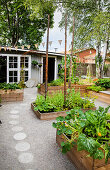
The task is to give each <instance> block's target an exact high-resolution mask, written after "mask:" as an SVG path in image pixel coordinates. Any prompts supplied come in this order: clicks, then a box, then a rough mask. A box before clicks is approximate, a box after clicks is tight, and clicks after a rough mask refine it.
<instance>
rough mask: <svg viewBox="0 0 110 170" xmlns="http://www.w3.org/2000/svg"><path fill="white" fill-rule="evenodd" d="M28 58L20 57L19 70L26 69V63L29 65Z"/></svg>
mask: <svg viewBox="0 0 110 170" xmlns="http://www.w3.org/2000/svg"><path fill="white" fill-rule="evenodd" d="M28 60H29V58H28V57H21V60H20V68H23V67H24V68H28V67H29V66H28V63H29V61H28Z"/></svg>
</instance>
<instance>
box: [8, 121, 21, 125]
mask: <svg viewBox="0 0 110 170" xmlns="http://www.w3.org/2000/svg"><path fill="white" fill-rule="evenodd" d="M9 124H10V125H17V124H19V122H18V121H16V120H12V121H10V122H9Z"/></svg>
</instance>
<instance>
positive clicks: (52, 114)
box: [31, 103, 96, 120]
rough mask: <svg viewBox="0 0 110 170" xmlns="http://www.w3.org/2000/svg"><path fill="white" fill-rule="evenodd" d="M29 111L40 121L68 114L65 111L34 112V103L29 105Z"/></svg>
mask: <svg viewBox="0 0 110 170" xmlns="http://www.w3.org/2000/svg"><path fill="white" fill-rule="evenodd" d="M31 109H32V111H33V112H34V113H35V114H36V116H37V117H38V118H39V119H41V120H54V119H56V118H57V117H59V116H66V115H67V114H66V112H68V110H66V111H59V112H50V113H40V112H39V111H35V110H34V103H31ZM95 109H96V108H93V110H95ZM81 110H82V111H84V112H85V111H87V110H89V109H81Z"/></svg>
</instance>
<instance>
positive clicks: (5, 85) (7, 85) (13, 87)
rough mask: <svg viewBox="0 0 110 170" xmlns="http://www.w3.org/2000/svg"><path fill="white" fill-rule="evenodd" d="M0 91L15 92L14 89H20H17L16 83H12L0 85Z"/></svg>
mask: <svg viewBox="0 0 110 170" xmlns="http://www.w3.org/2000/svg"><path fill="white" fill-rule="evenodd" d="M0 89H3V90H8V89H11V90H15V89H21V88H20V87H19V84H17V83H13V84H10V83H8V84H7V83H0Z"/></svg>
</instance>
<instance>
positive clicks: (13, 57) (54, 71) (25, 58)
mask: <svg viewBox="0 0 110 170" xmlns="http://www.w3.org/2000/svg"><path fill="white" fill-rule="evenodd" d="M62 56H63V55H62V54H60V53H53V52H49V53H48V81H49V82H50V81H52V80H56V79H57V78H58V64H59V63H60V62H61V59H62ZM33 60H35V61H37V62H38V65H37V66H33V65H32V64H31V63H32V61H33ZM45 63H46V52H45V51H39V50H37V51H35V50H22V49H15V48H11V49H8V48H7V49H4V47H2V48H1V50H0V82H7V83H14V82H16V83H18V82H20V80H21V71H22V70H23V71H24V81H25V82H26V81H28V80H30V79H32V80H34V81H35V84H36V85H37V84H38V83H43V82H44V81H45Z"/></svg>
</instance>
